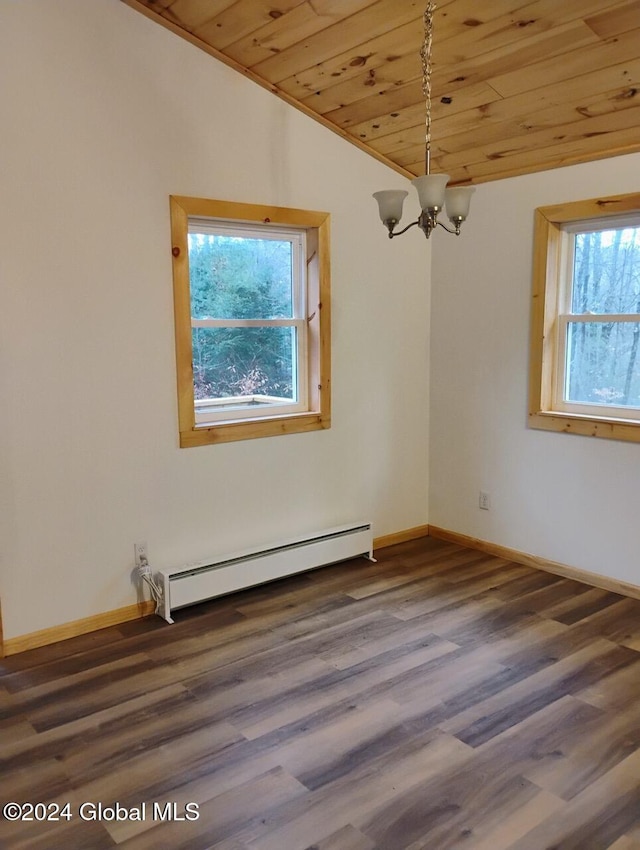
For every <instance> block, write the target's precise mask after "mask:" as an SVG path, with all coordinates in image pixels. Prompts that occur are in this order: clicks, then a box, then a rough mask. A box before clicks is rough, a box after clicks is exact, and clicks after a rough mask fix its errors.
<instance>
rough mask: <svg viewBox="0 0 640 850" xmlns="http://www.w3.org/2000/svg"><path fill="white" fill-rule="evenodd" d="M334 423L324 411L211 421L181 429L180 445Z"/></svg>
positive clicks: (273, 434)
mask: <svg viewBox="0 0 640 850" xmlns="http://www.w3.org/2000/svg"><path fill="white" fill-rule="evenodd" d="M330 427H331V418H330V417H329V416H326V415H323V414H322V413H296V414H289V415H286V416H264V417H256V418H254V419H250V420H246V419H245V420H236V421H233V422H217V423H214V422H208V423H206V424H201V425H195V426H194V427H193V428H192V429H190V430H189V431H181V432H180V448H183V449H186V448H192V447H193V446H208V445H214V444H216V443H230V442H233V441H235V440H254V439H258V438H260V437H277V436H281V435H283V434H301V433H305V432H307V431H320V430H324V429H326V428H330Z"/></svg>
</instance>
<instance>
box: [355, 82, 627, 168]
mask: <svg viewBox="0 0 640 850" xmlns="http://www.w3.org/2000/svg"><path fill="white" fill-rule="evenodd" d="M583 104H584V105H583V106H581V107H580V108H579V109H576V108H575V107H574V106H573V105H572V104H566V105H564V106H562V107H558V106H554V107H550V108H548V109H542V110H540V111H539V112H529V113H528V114H527V115H526V116H522V117H521V118H519V119H517V118H514V120H512V121H508V122H507V121H504V122H501V123H495V122H494V123H491V124H489V123H484V124H482V125H481V126H480V127H478V128H477V129H476V130H475V131H474V145H475V146H476V147H482V146H485V145H490V144H499V143H501V142H504V139H507V138H508V139H509V141H510V142H512V141H514V140H516V139H517V137H518V134H519V133H520V134H525V133H526V134H527V136H529V134H530V133H537V132H539V131H548V130H554V131H555V132H556V133H557V134H560V133H563V132H565V131H566V129H567V128H568V127H570V126H571V125H572V124H577V123H581V124H583V125H584V129H585V130H586V131H588V132H599V131H601V130H603V129H604V131H605V132H606V130H607V129H611V130H614V129H619V127H616V126H614V125H615V121H614V120H613V119H612V124H611V126H610V127H607V125H606V120H605V125H604V127H602V126H600V124H598V125H597V126H596V125H595V124H591V125H589V121H591V119H594V118H596V117H599V118H600V119H603V118H604V119H606V117H607V116H610V115H611V114H612V113H614V112H619V111H622V110H626V109H632V108H634V107H636V106H638V105H640V96H637V97H633V98H631V97H628V96H627V95H626V94H625V92H624V91H621V90H620V89H614V90H613V91H611V92H608V93H607V95H606V96H605V97H603V96H602V95H601V94H600V93H598V94H595V95H593V97H592V98H590V99H585V100H584V101H583ZM438 142H439V144H440V146H441V147H442V149H443V150H445V151H447V152H448V153H456V152H466V151H467V150H468V147H469V140H468V136H467V133H466V132H460V133H456V134H451V135H446V134H444V133H443V132H441V133H440V135H439V136H438ZM371 146H372V147H374V149H375V150H377V151H379V152H380V153H383V154H385V155H386V156H390V157H392V158H393V154H394V149H393V147H390V146H389V147H388V146H385V145H375V144H371Z"/></svg>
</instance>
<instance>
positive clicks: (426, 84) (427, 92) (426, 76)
mask: <svg viewBox="0 0 640 850" xmlns="http://www.w3.org/2000/svg"><path fill="white" fill-rule="evenodd" d="M435 10H436V5H435V3H433V2H432V0H429V3H428V4H427V8H426V9H425V12H424V40H423V42H422V47H421V48H420V58H421V59H422V94H423V95H424V99H425V140H424V141H425V162H424V167H425V174H430V173H431V49H432V44H433V13H434V12H435Z"/></svg>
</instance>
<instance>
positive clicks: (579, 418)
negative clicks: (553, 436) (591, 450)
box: [529, 410, 640, 443]
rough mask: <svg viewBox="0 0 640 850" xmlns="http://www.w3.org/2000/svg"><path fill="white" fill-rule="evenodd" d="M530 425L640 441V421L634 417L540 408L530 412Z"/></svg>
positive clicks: (571, 432) (613, 438) (585, 434)
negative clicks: (606, 415)
mask: <svg viewBox="0 0 640 850" xmlns="http://www.w3.org/2000/svg"><path fill="white" fill-rule="evenodd" d="M529 427H530V428H536V429H540V430H543V431H564V432H565V433H566V434H580V435H581V436H583V437H601V438H604V439H607V440H627V441H629V442H634V443H638V442H640V421H637V420H634V419H609V418H607V417H604V416H587V415H585V414H577V413H572V414H566V413H562V412H558V411H547V410H540V411H536V412H533V413H530V414H529Z"/></svg>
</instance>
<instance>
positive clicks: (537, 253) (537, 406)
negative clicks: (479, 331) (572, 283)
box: [529, 192, 640, 442]
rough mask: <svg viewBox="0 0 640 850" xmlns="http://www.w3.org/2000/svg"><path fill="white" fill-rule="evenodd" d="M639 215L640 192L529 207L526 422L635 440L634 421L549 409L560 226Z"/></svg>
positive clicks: (562, 270) (556, 349) (639, 433)
mask: <svg viewBox="0 0 640 850" xmlns="http://www.w3.org/2000/svg"><path fill="white" fill-rule="evenodd" d="M629 213H638V214H639V215H640V193H638V192H633V193H630V194H626V195H611V196H609V197H606V198H593V199H591V200H588V201H577V202H573V203H567V204H557V205H554V206H547V207H539V208H538V209H537V210H536V211H535V227H534V259H533V290H532V309H531V344H530V360H529V426H530V427H531V428H539V429H542V430H545V431H564V432H566V433H573V434H581V435H583V436H590V437H602V438H606V439H614V440H629V441H632V442H640V421H637V420H633V419H624V418H623V417H618V416H613V415H611V414H610V413H609V412H605V411H603V415H601V416H595V415H593V414H592V413H584V414H581V413H574V412H572V413H568V412H566V411H560V410H555V409H554V403H553V399H554V388H555V385H556V382H557V372H558V367H557V364H558V357H559V356H560V353H561V344H560V341H559V333H558V316H559V305H560V303H561V293H562V287H563V277H564V276H565V275H566V263H565V262H564V252H563V239H564V233H565V231H564V229H563V228H564V227H566V225H569V224H571V223H573V222H581V221H583V222H588V221H593V220H596V219H601V220H603V219H606V218H607V217H611V218H616V217H619V216H621V215H624V214H629Z"/></svg>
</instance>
